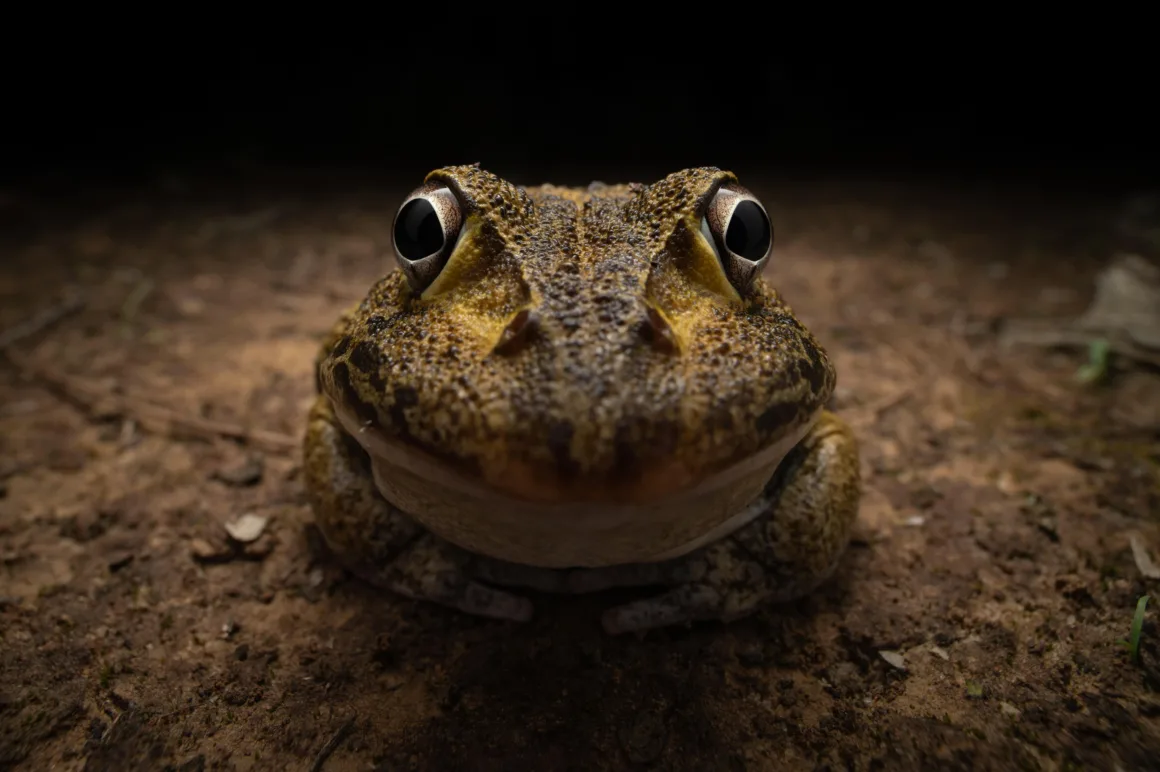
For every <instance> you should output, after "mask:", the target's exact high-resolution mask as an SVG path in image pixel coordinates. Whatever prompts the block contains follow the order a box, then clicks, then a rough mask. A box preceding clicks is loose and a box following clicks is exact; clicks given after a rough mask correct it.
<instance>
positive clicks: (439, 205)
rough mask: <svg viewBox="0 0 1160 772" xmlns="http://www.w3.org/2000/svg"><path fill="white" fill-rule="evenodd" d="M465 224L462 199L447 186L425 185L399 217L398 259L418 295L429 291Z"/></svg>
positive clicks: (395, 227)
mask: <svg viewBox="0 0 1160 772" xmlns="http://www.w3.org/2000/svg"><path fill="white" fill-rule="evenodd" d="M462 225H463V209H462V207H460V205H459V199H457V198H456V197H455V194H454V193H452V192H451V191H450V190H449V189H448V188H447V187H445V186H440V185H424V186H423V187H421V188H419V189H418V190H416V191H415V192H414V193H412V194H411V195H409V196H408V197H407V200H406V201H404V202H403V205H402V206H400V207H399V211H398V213H397V214H395V225H394V228H393V229H392V230H393V232H394V242H395V259H396V261H397V262H398V264H399V269H400V270H402V272H403V274H404V275H405V276H406V277H407V282H408V283H409V284H410V285H411V288H412V289H414V290H415V291H416V292H421V291H423V290H424V289H426V288H427V286H428V285H430V284H431V282H433V281H435V277H436V276H438V275H439V272H440V271H442V270H443V266H445V265H446V264H447V258H449V257H450V256H451V253H452V252H453V251H454V250H455V244H456V243H457V242H458V240H459V235H460V230H461V226H462Z"/></svg>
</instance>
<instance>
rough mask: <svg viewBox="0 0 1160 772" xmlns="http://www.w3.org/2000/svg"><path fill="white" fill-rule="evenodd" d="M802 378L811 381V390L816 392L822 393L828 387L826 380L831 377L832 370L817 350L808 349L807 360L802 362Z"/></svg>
mask: <svg viewBox="0 0 1160 772" xmlns="http://www.w3.org/2000/svg"><path fill="white" fill-rule="evenodd" d="M801 368H802V372H801V377H802V378H804V379H806V380H807V381H809V384H810V388H811V389H813V391H815V392H819V393H820V392H822V391H823V390H825V387H826V380H827V379H828V378H830V377H831V371H830V368H828V367H827V366H826V365H825V363H824V362H822V357H821V354H819V353H818V350H817V349H807V350H806V358H805V359H804V360H802V364H801Z"/></svg>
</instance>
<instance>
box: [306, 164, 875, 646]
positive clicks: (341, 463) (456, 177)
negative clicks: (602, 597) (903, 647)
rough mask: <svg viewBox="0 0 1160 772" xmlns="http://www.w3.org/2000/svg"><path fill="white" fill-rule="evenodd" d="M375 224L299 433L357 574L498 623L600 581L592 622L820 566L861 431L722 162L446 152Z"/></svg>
mask: <svg viewBox="0 0 1160 772" xmlns="http://www.w3.org/2000/svg"><path fill="white" fill-rule="evenodd" d="M391 229H392V230H391V247H392V252H393V257H394V266H393V267H391V268H390V270H388V271H387V272H385V274H384V275H382V276H381V278H379V279H378V280H377V281H376V282H374V283H373V286H372V287H371V288H370V290H369V292H367V294H366V295H365V297H363V298H362V299H361V301H359V302H358V303H357V304H355V305H354V306H352V307H350V308H348V309H347V310H346V311H345V312H343V313H342V314H341V315H340V317H339V319H338V321H337V323H336V324H335V325H334V326H333V328H331V329H330V332H329V333H328V334H327V335H326V336H325V340H324V341H323V343H322V345H321V347H320V349H319V351H318V354H317V355H316V357H315V362H314V370H315V381H316V397H315V398H314V401H313V403H312V405H311V407H310V409H309V415H308V419H307V427H306V433H305V440H304V445H303V467H302V468H303V477H304V486H305V490H306V494H307V498H308V499H309V504H310V507H311V508H312V510H313V512H314V517H315V522H316V525H317V527H318V530H319V531H320V532H321V534H322V536H323V538H324V541H325V543H326V546H327V547H328V550H329V552H330V554H331V555H332V556H333V558H334V559H335V560H337V561H338V563H340V564H341V565H342V566H344V567H345V569H347V571H348V572H349V573H351V574H353V575H355V576H356V577H361V578H362V579H363V580H365V581H367V582H369V583H370V584H372V585H374V586H376V587H378V588H381V589H383V590H385V591H387V592H388V594H391V593H395V594H397V595H400V596H403V597H405V598H409V599H412V601H418V602H429V603H431V604H436V605H437V606H443V607H447V608H449V609H457V610H459V611H460V612H464V613H466V614H468V615H474V616H476V617H486V618H490V619H493V620H506V621H508V622H527V621H529V620H531V619H532V618H533V616H534V614H535V612H536V606H535V605H534V604H533V600H532V598H537V599H542V598H545V597H547V598H551V597H560V596H566V595H576V594H581V593H595V592H599V591H606V590H612V589H614V588H619V592H621V593H627V595H628V598H627V599H625V598H624V597H622V598H621V601H619V602H616V603H610V604H608V607H606V608H605V609H604V610H603V611H602V616H601V625H602V627H603V629H604V631H605V632H607V633H608V634H611V635H619V634H623V633H630V632H636V633H639V634H644V633H646V632H648V631H650V630H654V629H658V628H662V627H670V626H674V625H686V626H688V625H692V624H694V623H699V622H714V621H716V622H721V623H729V622H733V621H734V620H738V619H741V618H744V617H747V616H749V615H751V614H753V613H755V612H756V611H758V610H760V609H763V608H766V607H767V606H769V605H772V604H778V603H788V602H790V601H794V600H797V599H800V598H803V597H804V596H806V595H808V594H810V593H812V592H813V591H814V590H815V589H816V588H818V587H819V586H820V585H822V584H823V583H824V582H826V581H827V580H828V579H829V578H830V577H831V576H832V574H833V573H834V572H835V570H836V568H837V566H838V564H839V563H840V558H841V556H842V554H843V553H844V552H845V549H846V547H847V545H848V543H849V540H850V533H851V529H852V527H853V525H854V523H855V520H856V518H857V513H858V506H859V499H860V492H861V478H860V472H859V450H858V443H857V440H856V438H855V436H854V434H853V432H852V431H851V429H850V427H849V425H848V424H846V423H845V422H844V421H843V420H842V419H841V418H839V417H838V416H837V415H836V413H835V412H834V411H833V410H832V409H831V398H832V395H833V392H834V388H835V385H836V371H835V368H834V366H833V363H832V361H831V359H830V357H829V355H828V354H827V352H826V350H825V349H824V348H823V346H822V345H821V343H820V342H819V341H818V340H817V339H816V338H815V337H814V335H813V334H812V333H811V332H810V331H809V330H808V329H807V328H806V327H805V325H804V324H803V323H802V322H800V321H799V320H798V318H797V317H796V316H795V314H794V312H793V311H792V310H791V309H790V307H789V305H788V303H787V302H786V301H785V300H784V299H783V297H782V296H781V295H780V294H779V292H778V291H777V289H775V287H774V286H772V284H770V283H769V282H767V280H766V279H765V276H764V274H765V273H766V268H767V267H770V268H772V266H768V263H769V261H770V257H771V254H772V251H773V225H772V222H771V220H770V217H769V214H768V211H767V210H766V208H765V206H764V205H763V204H762V203H761V201H760V200H759V199H758V198H757V197H756V196H755V195H754V194H753V193H752V192H750V191H749V189H748V188H745V187H744V186H742V185H741V183H740V181H739V179H738V177H737V176H736V175H735V174H733V173H732V172H729V171H724V170H721V169H719V168H717V167H695V168H688V169H684V170H682V171H678V172H675V173H673V174H669V175H668V176H665V177H663V178H662V179H660V180H658V181H655V182H652V183H650V184H644V183H617V184H606V183H603V182H593V183H591V184H590V185H588V186H587V187H565V186H558V185H554V184H549V183H545V184H542V185H538V186H528V187H522V186H519V185H517V184H515V183H512V182H509V181H507V180H505V179H503V178H501V177H499V176H498V175H495V174H493V173H491V172H489V171H487V170H485V169H483V168H481V167H480V165H479V164H469V165H457V166H447V167H444V168H440V169H436V170H434V171H432V172H430V173H429V174H428V175H427V176H426V177H425V178H424V179H423V181H422V184H421V185H419V186H418V187H417V188H415V189H414V190H413V191H412V192H411V193H410V194H409V195H407V196H406V197H405V198H404V199H403V200H402V203H401V204H400V205H399V208H398V209H397V210H396V211H395V216H394V220H393V221H392V225H391ZM384 241H385V239H384ZM384 251H386V250H384ZM540 602H541V600H537V601H536V603H537V604H538V603H540ZM544 602H550V601H544ZM421 607H430V608H433V607H434V606H424V605H422V604H421Z"/></svg>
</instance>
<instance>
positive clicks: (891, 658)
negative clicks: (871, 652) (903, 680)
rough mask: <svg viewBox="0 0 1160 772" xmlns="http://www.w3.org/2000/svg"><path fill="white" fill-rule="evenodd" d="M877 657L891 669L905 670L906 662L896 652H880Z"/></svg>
mask: <svg viewBox="0 0 1160 772" xmlns="http://www.w3.org/2000/svg"><path fill="white" fill-rule="evenodd" d="M878 656H880V657H882V659H884V660H886V662H887V663H888V664H889V665H890V666H891V667H895V668H898V669H899V670H906V660H905V659H904V658H903V656H902V655H901V654H899V653H898V652H897V651H880V652H878Z"/></svg>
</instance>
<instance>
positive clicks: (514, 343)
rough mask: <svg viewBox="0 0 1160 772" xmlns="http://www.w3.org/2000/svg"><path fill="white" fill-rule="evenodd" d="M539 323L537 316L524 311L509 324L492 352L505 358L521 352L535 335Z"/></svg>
mask: <svg viewBox="0 0 1160 772" xmlns="http://www.w3.org/2000/svg"><path fill="white" fill-rule="evenodd" d="M539 322H540V319H539V317H538V316H537V315H536V314H534V313H532V312H531V311H529V310H528V309H526V308H525V309H523V310H522V311H520V312H519V313H518V314H516V315H515V317H514V318H513V319H512V320H511V321H510V322H508V325H507V327H505V328H504V330H503V332H502V333H500V336H499V341H498V342H497V343H496V344H495V347H494V348H493V349H492V351H494V352H495V353H497V354H501V355H504V356H507V355H510V354H515V353H516V352H518V351H520V350H521V349H523V347H524V346H525V345H527V344H528V342H529V341H530V340H531V339H532V336H533V335H535V332H536V328H537V327H538V326H539Z"/></svg>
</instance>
